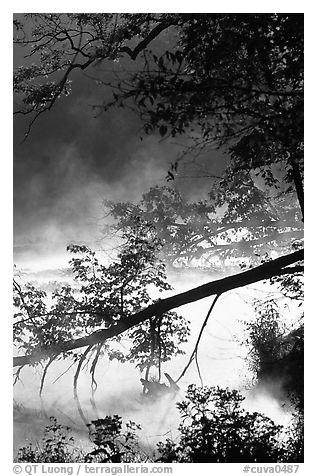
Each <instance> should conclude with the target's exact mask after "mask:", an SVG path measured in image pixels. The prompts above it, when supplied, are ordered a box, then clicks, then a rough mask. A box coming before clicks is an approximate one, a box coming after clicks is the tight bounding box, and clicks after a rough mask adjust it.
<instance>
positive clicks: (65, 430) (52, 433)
mask: <svg viewBox="0 0 317 476" xmlns="http://www.w3.org/2000/svg"><path fill="white" fill-rule="evenodd" d="M15 461H16V462H17V463H74V462H80V461H84V453H83V452H82V451H81V450H79V449H78V448H77V447H76V446H75V444H74V438H73V436H71V429H70V428H69V427H65V426H62V425H60V424H58V423H57V420H56V418H55V417H50V425H48V426H46V427H45V431H44V437H43V439H42V443H41V445H37V446H36V447H34V445H32V443H30V444H28V445H27V446H24V447H22V448H20V449H19V451H18V453H17V455H16V457H15Z"/></svg>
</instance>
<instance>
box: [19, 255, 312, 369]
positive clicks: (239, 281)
mask: <svg viewBox="0 0 317 476" xmlns="http://www.w3.org/2000/svg"><path fill="white" fill-rule="evenodd" d="M303 258H304V250H299V251H295V252H294V253H291V254H288V255H286V256H281V257H279V258H276V259H275V260H272V261H268V262H267V263H264V264H262V265H261V266H257V267H256V268H253V269H250V270H248V271H244V272H242V273H238V274H234V275H233V276H228V277H226V278H222V279H218V280H216V281H211V282H209V283H207V284H203V285H202V286H198V287H196V288H193V289H190V290H189V291H186V292H183V293H180V294H176V295H175V296H171V297H168V298H166V299H162V300H159V301H157V302H156V303H155V304H152V305H151V306H149V307H147V308H145V309H143V310H142V311H139V312H137V313H136V314H133V315H132V316H129V317H127V318H125V319H120V321H118V323H117V324H115V325H113V326H112V327H110V328H108V329H103V330H100V331H96V332H93V333H92V334H90V335H88V336H85V337H81V338H78V339H74V340H70V341H66V342H63V343H59V344H56V345H55V346H52V347H50V348H49V349H41V350H40V349H37V350H34V352H32V353H31V354H28V355H23V356H17V357H14V358H13V366H14V367H16V366H24V365H30V364H31V365H32V364H35V363H37V362H40V361H41V360H44V359H47V358H50V357H51V356H52V355H55V356H56V355H58V354H60V353H62V352H67V351H70V350H74V349H79V348H81V347H86V346H91V345H95V344H98V343H102V342H104V341H105V340H107V339H110V338H112V337H115V336H118V335H120V334H122V333H123V332H125V331H127V330H128V329H131V328H132V327H134V326H136V325H137V324H140V323H142V322H143V321H145V320H146V319H149V318H150V317H153V316H156V315H159V314H163V313H165V312H167V311H170V310H172V309H175V308H177V307H180V306H183V305H185V304H189V303H190V302H194V301H199V300H200V299H203V298H205V297H208V296H212V295H217V294H222V293H224V292H226V291H230V290H232V289H236V288H240V287H243V286H247V285H248V284H252V283H256V282H258V281H262V280H264V279H269V278H272V277H273V276H278V275H280V274H285V273H294V272H296V271H301V270H302V269H303V268H302V267H301V266H295V267H294V266H293V267H289V268H287V266H290V265H292V264H294V263H297V262H298V261H301V260H303Z"/></svg>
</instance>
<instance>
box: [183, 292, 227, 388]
mask: <svg viewBox="0 0 317 476" xmlns="http://www.w3.org/2000/svg"><path fill="white" fill-rule="evenodd" d="M220 296H221V294H217V296H216V297H215V298H214V300H213V302H212V304H211V306H210V308H209V311H208V313H207V316H206V317H205V320H204V322H203V325H202V326H201V329H200V332H199V335H198V339H197V342H196V345H195V347H194V350H193V352H192V355H191V356H190V358H189V361H188V363H187V365H186V367H185V368H184V370H183V371H182V373H181V374H180V376H179V377H178V379H177V380H176V383H177V382H179V380H180V379H181V378H182V377H183V376H184V375H185V373H186V371H187V369H188V367H189V366H190V364H191V363H192V361H193V360H194V358H195V356H196V355H197V351H198V346H199V342H200V339H201V336H202V334H203V331H204V328H205V327H206V325H207V322H208V319H209V317H210V314H211V313H212V311H213V308H214V307H215V304H216V302H217V301H218V299H219V297H220ZM196 363H197V359H196ZM197 369H198V374H199V377H200V380H201V381H202V379H201V375H200V370H199V366H198V363H197Z"/></svg>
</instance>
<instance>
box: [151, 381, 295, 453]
mask: <svg viewBox="0 0 317 476" xmlns="http://www.w3.org/2000/svg"><path fill="white" fill-rule="evenodd" d="M243 400H244V398H243V397H242V396H241V395H240V394H239V392H237V391H236V390H229V389H228V388H227V389H221V388H219V387H196V386H194V385H190V386H189V387H188V390H187V394H186V400H185V401H183V402H181V403H178V404H177V406H178V408H179V410H180V413H181V416H182V419H183V423H182V424H181V425H180V427H179V432H180V437H179V439H178V441H177V442H174V441H172V440H167V441H166V442H165V443H160V444H159V452H160V453H161V458H160V461H162V462H184V463H185V462H187V463H203V462H204V463H242V462H245V463H247V462H257V463H266V462H273V461H274V462H283V461H284V462H285V461H289V457H290V453H291V449H290V448H289V447H288V445H287V444H286V443H284V444H282V443H281V441H280V436H281V432H282V427H281V426H279V425H276V424H275V423H274V422H273V421H272V420H271V419H270V418H268V417H266V416H264V415H263V414H261V413H257V412H253V413H249V412H247V411H245V410H244V409H243V408H242V407H241V404H242V402H243ZM289 444H291V445H292V444H293V446H292V451H293V452H292V456H291V458H292V461H294V462H298V461H302V460H301V457H302V454H298V453H296V451H297V448H295V441H293V442H291V438H290V440H289Z"/></svg>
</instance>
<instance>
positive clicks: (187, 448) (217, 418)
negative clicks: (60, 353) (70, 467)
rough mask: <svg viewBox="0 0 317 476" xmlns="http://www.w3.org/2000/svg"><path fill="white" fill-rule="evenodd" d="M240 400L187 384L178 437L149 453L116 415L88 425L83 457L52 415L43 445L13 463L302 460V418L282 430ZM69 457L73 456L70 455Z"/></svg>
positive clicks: (131, 424)
mask: <svg viewBox="0 0 317 476" xmlns="http://www.w3.org/2000/svg"><path fill="white" fill-rule="evenodd" d="M243 400H244V398H243V397H242V396H241V394H240V393H239V392H238V391H236V390H229V389H228V388H227V389H221V388H219V387H196V386H195V385H190V386H189V387H188V390H187V393H186V397H185V400H184V401H182V402H180V403H178V404H177V407H178V409H179V411H180V414H181V417H182V420H183V421H182V423H181V425H180V426H179V435H178V436H177V438H176V439H175V441H172V440H171V439H167V440H166V441H165V442H160V443H159V444H158V445H157V450H158V453H157V454H156V455H155V454H154V452H153V455H152V456H149V455H148V454H147V453H146V452H144V451H143V450H142V445H141V444H140V441H139V438H138V436H137V433H136V432H137V430H140V426H139V425H136V424H135V423H134V422H131V421H129V422H128V423H127V424H126V429H125V430H123V428H122V419H121V418H120V417H119V416H118V415H113V416H112V417H110V416H106V417H105V418H102V419H98V420H95V421H92V422H91V423H90V424H88V425H87V427H88V431H89V437H90V440H91V441H92V442H93V444H94V448H93V449H92V451H89V452H88V453H87V454H85V455H83V454H79V453H75V452H73V453H69V452H68V449H66V448H67V445H68V441H69V436H68V430H67V433H66V434H64V433H63V431H62V427H61V426H60V425H57V424H56V420H55V419H53V422H52V426H51V427H48V428H47V429H46V432H45V437H44V440H43V446H39V448H38V449H37V450H36V451H35V450H33V448H32V445H29V446H27V447H24V448H21V449H20V450H19V452H18V455H17V458H16V461H19V462H70V461H72V462H74V461H86V462H93V463H96V462H98V463H100V462H104V463H109V462H111V463H120V462H153V461H160V462H162V463H167V462H168V463H171V462H179V463H185V462H186V463H234V462H237V463H247V462H250V463H251V462H256V463H268V462H292V463H296V462H302V461H303V424H302V423H303V421H302V419H301V418H299V419H297V420H294V422H293V423H292V426H291V427H290V428H283V427H282V426H280V425H276V424H275V423H274V422H273V421H272V420H271V419H270V418H268V417H266V416H264V415H263V414H261V413H257V412H253V413H249V412H247V411H245V410H244V409H243V407H242V402H243ZM51 431H53V434H52V437H51V436H50V434H51ZM71 455H72V457H73V459H70V458H71Z"/></svg>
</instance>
